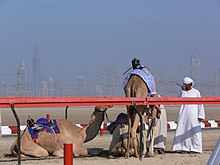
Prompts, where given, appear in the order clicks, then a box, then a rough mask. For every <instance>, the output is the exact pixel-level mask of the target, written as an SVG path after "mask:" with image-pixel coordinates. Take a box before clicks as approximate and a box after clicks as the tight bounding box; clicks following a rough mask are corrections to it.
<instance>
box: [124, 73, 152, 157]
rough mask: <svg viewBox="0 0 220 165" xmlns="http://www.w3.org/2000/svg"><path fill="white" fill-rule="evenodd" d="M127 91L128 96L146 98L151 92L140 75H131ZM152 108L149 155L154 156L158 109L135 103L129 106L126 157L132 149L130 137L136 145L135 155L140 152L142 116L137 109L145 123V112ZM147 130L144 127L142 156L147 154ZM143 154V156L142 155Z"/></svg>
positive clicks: (137, 155)
mask: <svg viewBox="0 0 220 165" xmlns="http://www.w3.org/2000/svg"><path fill="white" fill-rule="evenodd" d="M125 93H126V97H144V98H146V96H147V94H148V93H149V89H148V87H147V85H146V83H145V82H144V81H143V80H142V78H140V77H139V76H138V75H135V74H133V75H131V76H130V78H129V80H128V82H127V85H126V88H125ZM150 109H151V115H152V120H151V121H152V123H151V124H152V129H151V130H152V131H153V135H152V140H151V143H150V148H149V153H148V156H154V152H153V144H154V137H155V132H156V109H155V108H154V106H150V108H149V106H146V105H137V106H133V105H129V106H127V114H128V119H129V125H128V135H131V137H130V136H128V140H127V150H126V155H125V156H126V158H129V155H130V154H129V151H130V149H129V148H130V145H128V144H130V138H131V139H132V143H133V146H134V155H135V157H137V158H139V154H138V143H137V142H138V141H137V136H136V134H137V129H138V125H139V121H140V117H139V115H138V113H137V111H139V113H140V115H141V118H142V120H143V123H145V117H144V113H145V112H146V110H147V111H149V110H150ZM147 114H150V113H149V112H147ZM146 139H147V136H146V130H145V129H143V141H142V144H143V147H142V149H143V152H142V153H140V154H141V155H142V156H145V155H146ZM142 156H141V157H142Z"/></svg>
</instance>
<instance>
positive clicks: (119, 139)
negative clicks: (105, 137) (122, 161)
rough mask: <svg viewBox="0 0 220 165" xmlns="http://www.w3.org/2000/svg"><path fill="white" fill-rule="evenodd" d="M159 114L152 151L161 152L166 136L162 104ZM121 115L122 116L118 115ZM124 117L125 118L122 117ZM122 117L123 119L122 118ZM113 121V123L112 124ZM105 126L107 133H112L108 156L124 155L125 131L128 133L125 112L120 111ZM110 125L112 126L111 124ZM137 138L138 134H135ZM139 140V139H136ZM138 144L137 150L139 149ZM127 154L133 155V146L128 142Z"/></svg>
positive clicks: (148, 142) (164, 112)
mask: <svg viewBox="0 0 220 165" xmlns="http://www.w3.org/2000/svg"><path fill="white" fill-rule="evenodd" d="M160 110H161V115H160V118H159V119H157V124H156V128H157V132H156V135H155V140H154V153H155V154H162V153H164V150H165V148H166V138H167V116H166V110H165V108H164V106H163V105H160ZM122 115H123V118H122V117H120V116H122ZM124 118H126V120H125V119H124ZM122 119H124V120H122ZM112 123H113V124H112ZM112 123H111V124H110V125H109V126H108V127H109V128H108V127H107V128H108V130H109V133H110V134H112V140H111V144H110V146H109V156H114V157H121V156H125V154H126V148H127V133H128V119H127V114H124V113H120V114H119V115H118V116H117V119H116V120H115V121H114V122H112ZM111 125H112V126H111ZM137 139H138V136H137ZM138 140H139V139H138ZM150 141H151V139H150V137H149V138H148V139H147V142H146V144H147V148H149V144H150ZM139 149H140V148H139V146H138V150H139ZM129 155H130V156H135V155H134V146H133V145H132V143H131V142H130V148H129Z"/></svg>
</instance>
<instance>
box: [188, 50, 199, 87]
mask: <svg viewBox="0 0 220 165" xmlns="http://www.w3.org/2000/svg"><path fill="white" fill-rule="evenodd" d="M190 57H191V63H190V76H191V77H192V78H193V80H194V81H195V82H197V83H200V62H199V59H198V58H197V57H195V56H194V55H193V54H192V53H191V54H190Z"/></svg>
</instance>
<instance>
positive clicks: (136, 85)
mask: <svg viewBox="0 0 220 165" xmlns="http://www.w3.org/2000/svg"><path fill="white" fill-rule="evenodd" d="M125 93H126V96H127V97H146V96H147V94H148V87H147V85H146V83H145V82H144V81H143V80H142V78H141V77H139V76H138V75H132V76H131V77H130V79H129V80H128V83H127V85H126V88H125Z"/></svg>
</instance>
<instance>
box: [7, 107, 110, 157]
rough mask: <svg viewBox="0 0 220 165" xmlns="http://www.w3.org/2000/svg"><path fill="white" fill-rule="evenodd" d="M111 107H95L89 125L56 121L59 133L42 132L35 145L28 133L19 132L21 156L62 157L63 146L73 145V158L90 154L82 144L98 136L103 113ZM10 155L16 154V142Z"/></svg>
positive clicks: (62, 120)
mask: <svg viewBox="0 0 220 165" xmlns="http://www.w3.org/2000/svg"><path fill="white" fill-rule="evenodd" d="M111 107H112V106H96V107H95V110H94V112H93V113H92V115H91V120H90V122H89V124H88V125H87V126H86V127H84V128H81V127H78V126H76V125H75V124H74V123H73V122H71V121H69V120H66V119H57V125H58V127H59V130H60V133H58V134H55V133H47V132H45V131H42V132H40V133H39V135H38V139H37V140H36V143H35V142H34V141H33V139H32V138H31V135H30V133H29V131H21V143H20V144H21V154H23V155H26V156H31V157H46V156H48V155H54V156H58V157H63V154H64V152H63V144H64V143H72V144H73V154H74V156H83V155H88V154H90V153H89V151H88V150H87V149H85V148H83V143H85V142H88V141H91V140H92V139H94V138H95V136H96V135H97V134H98V131H99V129H100V126H101V124H102V122H103V120H104V112H105V111H106V110H107V109H108V108H111ZM10 149H11V153H12V154H13V155H14V156H16V154H17V140H16V141H15V142H14V143H13V144H12V146H11V148H10Z"/></svg>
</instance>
